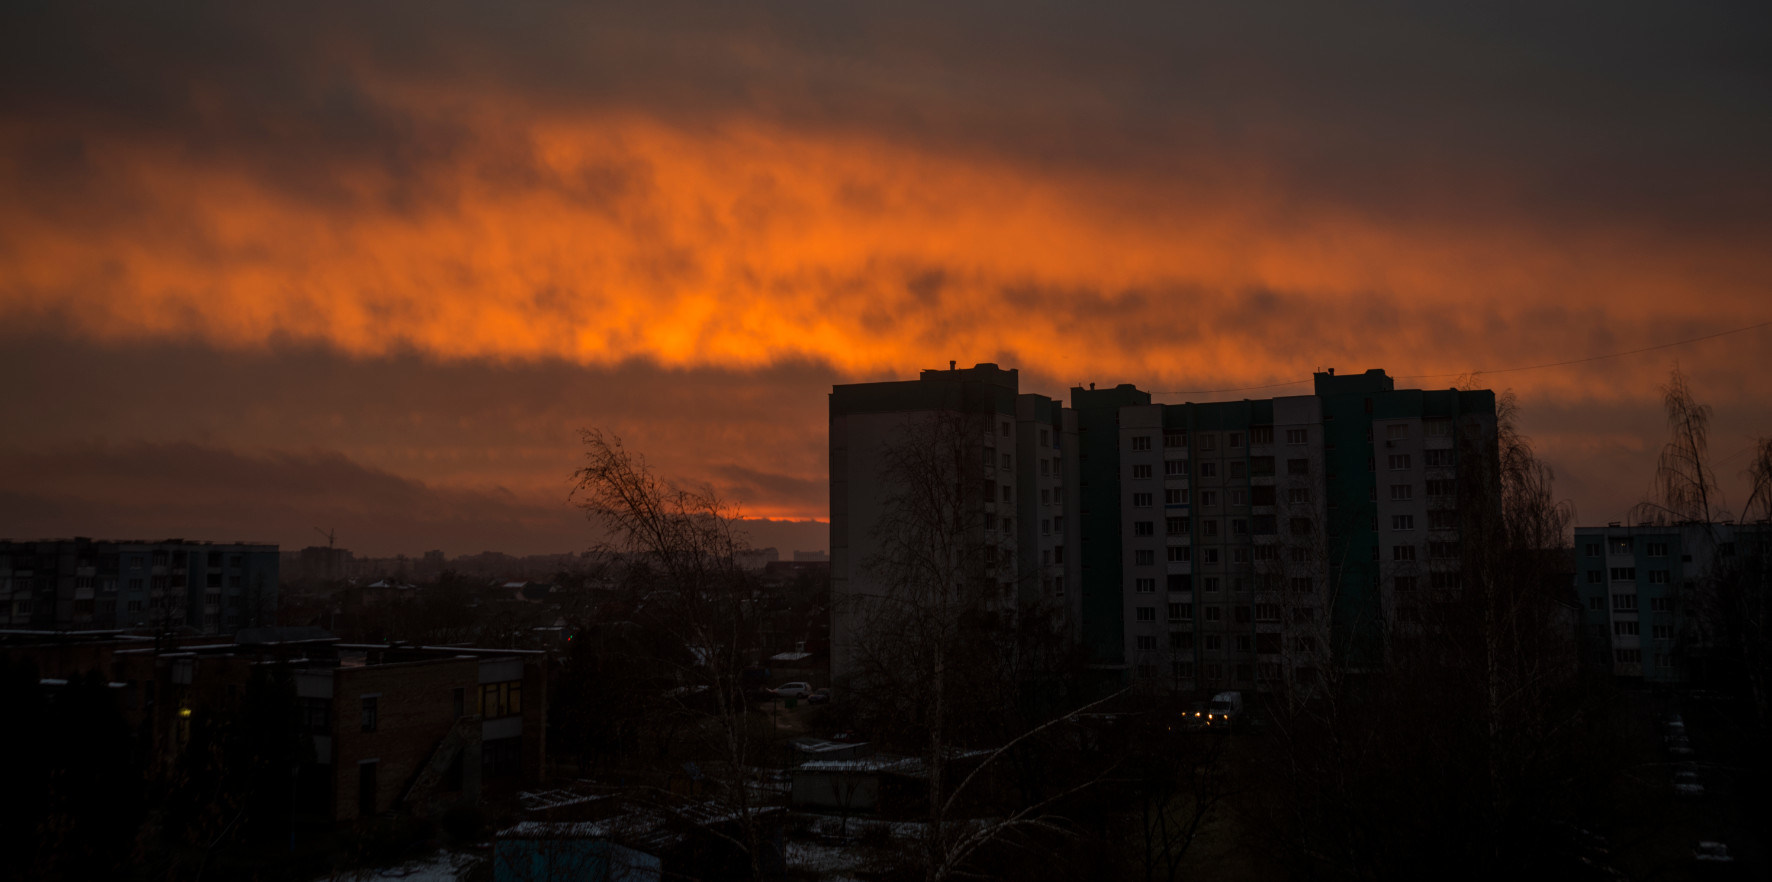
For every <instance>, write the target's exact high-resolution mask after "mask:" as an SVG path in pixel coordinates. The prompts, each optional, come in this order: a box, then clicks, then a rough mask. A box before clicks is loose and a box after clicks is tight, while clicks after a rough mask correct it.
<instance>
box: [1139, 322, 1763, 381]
mask: <svg viewBox="0 0 1772 882" xmlns="http://www.w3.org/2000/svg"><path fill="white" fill-rule="evenodd" d="M1764 327H1772V321H1764V322H1760V323H1758V324H1753V325H1745V326H1743V327H1739V328H1731V329H1729V330H1727V331H1718V332H1716V333H1714V334H1705V335H1703V336H1701V337H1691V338H1688V339H1685V340H1675V341H1674V342H1672V343H1659V344H1656V345H1654V346H1644V347H1642V348H1641V349H1629V350H1626V351H1624V352H1608V353H1606V354H1604V355H1590V356H1588V357H1587V358H1574V359H1570V360H1568V361H1552V362H1545V363H1544V364H1529V365H1522V366H1520V367H1507V368H1495V369H1492V370H1474V371H1466V372H1463V373H1451V374H1413V375H1410V376H1404V377H1394V378H1393V379H1397V380H1433V379H1440V378H1443V377H1463V376H1472V377H1475V376H1478V375H1481V374H1512V373H1518V372H1520V371H1537V370H1544V369H1545V368H1554V367H1567V366H1569V365H1572V364H1586V363H1588V362H1590V361H1604V360H1606V359H1608V358H1623V357H1625V356H1627V355H1641V354H1643V353H1645V352H1654V351H1656V350H1658V349H1672V348H1673V347H1675V346H1685V345H1687V344H1690V343H1701V342H1703V341H1705V340H1715V339H1716V338H1718V337H1727V336H1729V335H1730V334H1740V333H1743V332H1745V331H1753V330H1757V329H1759V328H1764ZM1309 382H1312V381H1311V380H1293V381H1291V382H1287V383H1268V384H1265V385H1261V386H1235V387H1232V388H1229V389H1196V390H1193V391H1186V392H1152V393H1151V394H1152V395H1222V394H1225V393H1227V392H1253V391H1255V390H1258V389H1281V388H1285V387H1287V386H1301V385H1304V384H1306V383H1309Z"/></svg>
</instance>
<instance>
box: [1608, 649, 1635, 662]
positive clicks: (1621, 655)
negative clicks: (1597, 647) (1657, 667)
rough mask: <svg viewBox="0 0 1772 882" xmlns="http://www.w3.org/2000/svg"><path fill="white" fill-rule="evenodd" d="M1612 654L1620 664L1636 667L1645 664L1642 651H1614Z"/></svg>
mask: <svg viewBox="0 0 1772 882" xmlns="http://www.w3.org/2000/svg"><path fill="white" fill-rule="evenodd" d="M1612 654H1613V657H1614V658H1616V659H1618V663H1619V664H1624V665H1636V664H1642V662H1643V651H1642V650H1641V649H1614V650H1612Z"/></svg>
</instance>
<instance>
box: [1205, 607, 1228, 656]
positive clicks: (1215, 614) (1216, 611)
mask: <svg viewBox="0 0 1772 882" xmlns="http://www.w3.org/2000/svg"><path fill="white" fill-rule="evenodd" d="M1223 619H1224V607H1221V606H1209V607H1206V621H1208V622H1217V621H1222V620H1223ZM1211 641H1212V638H1210V637H1208V638H1207V643H1206V648H1207V649H1217V648H1218V647H1216V646H1213V645H1212V642H1211Z"/></svg>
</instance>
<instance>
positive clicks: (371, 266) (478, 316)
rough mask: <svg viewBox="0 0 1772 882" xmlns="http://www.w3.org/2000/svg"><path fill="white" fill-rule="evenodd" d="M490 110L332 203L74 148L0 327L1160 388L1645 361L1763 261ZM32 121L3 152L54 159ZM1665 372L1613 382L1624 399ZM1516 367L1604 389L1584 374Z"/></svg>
mask: <svg viewBox="0 0 1772 882" xmlns="http://www.w3.org/2000/svg"><path fill="white" fill-rule="evenodd" d="M400 100H403V101H408V102H420V101H422V100H423V99H419V98H414V97H412V96H403V97H401V98H400ZM484 103H485V104H486V105H487V106H485V107H478V109H474V110H472V112H467V115H468V117H469V118H470V119H472V120H474V121H475V124H474V125H472V126H470V127H469V128H471V129H473V130H476V131H493V132H499V134H498V135H497V136H496V137H491V136H488V137H480V138H476V139H471V140H469V141H467V142H465V145H464V146H462V147H461V148H460V149H458V150H456V151H454V152H448V151H445V152H444V153H443V155H441V156H430V157H421V158H415V159H414V160H413V162H412V165H411V168H410V169H409V170H408V171H409V172H410V174H409V175H408V176H404V177H397V176H395V175H392V174H390V173H389V172H388V171H387V170H386V169H385V168H384V167H376V166H367V165H365V164H361V163H358V164H351V163H346V162H337V163H335V164H333V165H331V166H328V167H327V168H326V169H325V172H326V174H325V179H326V180H327V181H328V182H329V186H330V188H331V192H328V193H325V194H314V195H309V194H303V193H299V192H291V190H290V189H289V188H288V186H287V185H286V184H285V183H284V182H279V181H273V180H267V179H265V178H264V176H263V175H262V173H261V172H259V171H257V166H254V165H252V164H250V163H234V162H228V161H226V160H225V156H224V160H223V161H205V160H202V159H196V158H193V157H192V156H191V155H190V152H189V151H188V150H186V149H184V148H181V147H179V146H177V145H173V144H169V143H157V142H155V141H152V140H145V141H138V140H125V139H112V140H102V139H100V140H91V141H89V142H88V143H87V147H86V163H87V165H88V167H89V169H90V171H89V175H90V176H91V178H92V179H93V180H94V181H96V182H99V183H101V184H102V185H103V186H104V187H106V188H110V189H114V191H115V194H116V198H117V200H118V203H119V205H127V206H128V208H127V210H119V211H117V212H115V213H111V212H109V211H107V197H106V196H104V195H101V196H98V197H93V198H92V202H91V206H90V210H89V212H88V213H87V214H85V215H75V216H65V215H64V216H46V215H44V214H43V213H40V212H30V211H28V210H25V209H20V208H17V207H15V208H14V209H11V210H7V209H0V229H3V230H4V233H5V240H6V242H7V244H6V245H5V246H4V247H5V251H4V252H0V254H3V255H4V259H3V260H0V317H4V318H5V319H8V320H26V319H29V318H31V317H33V316H43V315H52V316H54V317H56V318H57V319H59V320H60V321H63V322H66V323H68V324H69V325H71V326H72V327H74V328H75V329H76V330H77V332H78V333H81V334H83V335H87V336H90V337H93V338H96V339H99V340H111V341H116V340H134V339H143V338H149V339H193V338H194V339H197V340H200V341H202V342H204V343H207V344H210V345H215V346H221V347H229V348H232V347H259V346H264V345H267V344H271V343H275V342H279V341H298V342H304V343H318V344H321V345H324V346H327V347H331V348H334V349H337V350H340V351H343V352H346V353H349V354H352V355H357V356H378V355H383V354H386V353H389V352H393V351H399V350H405V349H414V350H417V351H420V352H422V353H425V354H426V355H428V356H431V357H433V358H436V359H444V360H455V359H475V360H494V361H508V360H547V359H560V360H565V361H568V362H573V363H577V364H581V365H592V366H604V365H612V364H617V363H620V362H624V361H627V360H632V359H640V360H645V361H650V362H654V363H658V364H661V365H665V366H670V367H681V368H694V367H721V368H741V369H751V368H758V367H762V366H767V365H773V364H781V363H784V362H791V361H805V360H812V361H817V362H823V363H827V364H830V365H832V366H833V367H835V368H836V369H837V370H838V371H840V372H842V373H844V374H846V375H849V376H886V375H909V374H910V372H911V371H913V370H915V369H916V368H918V367H922V366H930V365H936V364H941V363H943V362H945V361H946V360H947V359H948V358H959V359H960V360H962V361H971V360H986V359H996V360H999V361H1003V362H1005V363H1007V364H1011V365H1016V366H1019V367H1022V368H1023V369H1026V370H1029V371H1031V372H1033V373H1035V374H1038V375H1041V376H1046V377H1053V378H1059V379H1060V380H1061V381H1071V380H1082V379H1095V378H1099V379H1103V380H1112V381H1121V380H1135V381H1137V382H1139V383H1140V384H1141V385H1146V386H1147V387H1151V388H1156V389H1159V390H1170V389H1172V390H1177V391H1186V390H1196V389H1200V388H1202V387H1205V388H1216V387H1218V386H1221V385H1233V384H1237V383H1250V382H1263V381H1269V380H1274V379H1276V378H1278V379H1293V378H1299V377H1305V376H1308V373H1309V371H1311V370H1312V369H1314V368H1317V367H1319V366H1324V365H1340V366H1342V367H1343V368H1356V369H1357V368H1364V367H1367V366H1377V365H1383V366H1387V367H1390V368H1391V370H1392V372H1393V373H1394V374H1405V375H1406V374H1410V373H1415V372H1420V373H1441V372H1458V371H1462V370H1468V369H1472V368H1479V367H1491V368H1493V367H1504V366H1510V365H1518V364H1522V363H1533V362H1537V361H1549V360H1557V358H1558V357H1561V356H1564V355H1568V356H1572V357H1579V356H1581V355H1586V354H1590V353H1592V352H1595V351H1605V347H1607V346H1614V347H1616V348H1629V347H1632V346H1637V345H1643V344H1646V343H1655V342H1662V341H1664V340H1666V339H1669V337H1670V336H1677V335H1679V334H1682V333H1687V332H1689V333H1693V334H1696V333H1703V332H1705V331H1710V330H1714V329H1715V328H1717V327H1718V326H1719V325H1727V324H1732V323H1746V322H1748V321H1752V320H1756V319H1758V318H1760V317H1762V316H1761V315H1760V313H1761V312H1762V311H1763V306H1761V305H1760V304H1761V300H1762V298H1763V290H1762V289H1761V288H1760V287H1759V285H1760V283H1761V281H1762V280H1763V279H1764V278H1765V277H1766V276H1767V270H1768V269H1769V268H1772V267H1769V266H1768V263H1769V262H1772V257H1768V256H1767V255H1766V254H1765V253H1764V251H1763V249H1751V250H1750V249H1742V248H1737V247H1734V244H1733V243H1732V242H1730V241H1729V240H1728V239H1727V238H1726V237H1725V238H1724V239H1721V240H1692V241H1667V240H1663V241H1655V242H1649V241H1646V236H1647V235H1648V234H1647V233H1645V232H1642V231H1640V230H1638V229H1635V228H1633V227H1632V226H1631V225H1630V224H1629V223H1626V222H1623V221H1617V222H1614V221H1611V220H1606V219H1600V220H1596V221H1594V222H1593V223H1591V224H1588V225H1586V226H1581V227H1575V228H1550V227H1548V226H1546V225H1545V224H1541V223H1539V222H1537V221H1535V220H1534V218H1532V217H1530V216H1526V215H1524V214H1522V215H1519V216H1513V217H1498V216H1493V215H1490V214H1485V215H1483V216H1467V215H1463V214H1461V213H1460V212H1459V211H1457V210H1455V209H1456V207H1455V206H1439V205H1423V206H1421V214H1420V215H1419V216H1418V217H1415V218H1412V219H1410V220H1407V221H1401V220H1394V219H1390V218H1387V217H1379V216H1376V215H1373V214H1371V213H1369V212H1363V211H1361V210H1359V209H1358V208H1357V207H1354V206H1348V205H1338V204H1333V203H1330V202H1327V201H1325V200H1322V199H1315V198H1312V197H1311V196H1310V195H1309V194H1307V193H1301V192H1296V191H1293V190H1288V189H1286V188H1284V187H1281V186H1279V185H1277V184H1275V183H1273V181H1272V180H1271V179H1270V178H1268V177H1267V176H1265V175H1264V170H1263V169H1262V168H1261V167H1259V165H1258V164H1257V163H1255V162H1254V161H1253V160H1250V161H1238V160H1236V159H1226V158H1214V157H1190V158H1189V159H1188V161H1187V162H1186V163H1185V165H1184V168H1185V171H1172V172H1171V173H1169V174H1167V175H1151V174H1148V173H1146V172H1138V173H1134V172H1132V171H1128V173H1127V174H1125V175H1114V174H1109V173H1105V172H1101V171H1089V170H1081V169H1075V168H1068V169H1067V168H1036V167H1030V166H1029V165H1027V164H1026V163H1012V162H1008V161H1003V160H996V159H993V158H991V157H989V156H985V155H967V154H964V153H954V154H947V155H943V154H938V153H934V152H931V151H927V150H920V149H917V148H915V147H914V146H910V145H907V144H905V143H901V142H898V141H894V140H891V139H889V138H885V137H877V136H867V135H861V134H855V133H845V132H830V131H790V130H787V129H785V128H782V127H779V126H769V125H764V124H760V123H756V122H747V121H744V120H741V119H727V120H723V121H719V122H717V123H710V124H709V125H708V126H707V127H706V128H704V129H701V130H697V131H687V130H684V129H682V128H677V127H672V126H668V125H665V124H663V123H661V122H658V121H656V120H654V119H651V118H647V117H644V116H638V115H605V116H597V117H591V116H586V115H583V114H579V115H569V114H554V115H549V114H548V113H546V112H544V111H527V112H526V111H523V110H521V109H520V108H519V109H505V110H498V111H495V110H493V109H490V107H491V106H492V105H493V102H491V100H490V99H488V100H487V101H486V102H484ZM470 106H473V105H470ZM415 112H423V113H443V112H444V110H443V109H440V108H426V109H423V110H422V111H415ZM450 112H453V113H457V114H461V113H464V112H466V111H463V110H461V108H459V107H457V108H455V109H454V110H452V111H450ZM53 126H54V124H53V123H41V124H40V125H39V127H38V128H37V129H36V130H34V131H26V132H14V133H13V135H12V137H13V138H14V139H15V142H16V143H24V142H25V141H44V142H47V141H53V136H54V135H55V134H56V132H55V131H54V129H53ZM328 161H329V160H327V159H326V158H324V157H316V158H315V162H317V163H327V162H328ZM6 171H7V177H8V178H10V179H13V180H14V181H15V182H16V181H17V180H18V179H19V178H20V176H22V175H25V174H27V173H28V170H27V169H26V168H25V167H24V166H22V165H20V164H16V163H15V164H13V165H11V166H10V167H9V168H7V169H6ZM1694 304H1703V308H1702V310H1695V309H1694ZM1695 357H1696V358H1699V359H1702V358H1703V357H1704V356H1703V355H1702V354H1700V355H1697V356H1695ZM1618 367H1624V368H1627V369H1628V370H1629V371H1631V372H1633V374H1634V373H1637V372H1638V370H1637V368H1636V367H1633V366H1630V365H1613V366H1611V367H1610V368H1607V369H1608V370H1611V369H1612V368H1618ZM1661 371H1662V365H1661V364H1660V363H1656V364H1654V365H1651V366H1650V368H1644V369H1643V370H1642V371H1640V373H1641V376H1635V375H1633V376H1630V377H1629V378H1628V382H1625V383H1620V384H1619V386H1618V388H1619V389H1620V390H1625V389H1628V394H1630V395H1633V396H1635V395H1640V394H1643V393H1644V392H1647V391H1648V390H1650V389H1652V386H1653V380H1652V379H1651V378H1652V377H1655V376H1659V375H1660V373H1661ZM1517 379H1518V380H1519V382H1510V383H1509V385H1516V386H1527V387H1530V388H1534V389H1536V390H1539V391H1541V392H1543V393H1545V394H1551V395H1556V396H1560V397H1577V398H1579V397H1594V396H1598V397H1607V396H1608V395H1610V394H1613V393H1611V392H1609V391H1608V389H1607V388H1606V387H1596V385H1595V383H1594V382H1593V375H1591V374H1582V375H1570V374H1562V375H1536V374H1535V375H1519V376H1518V378H1517ZM1447 382H1449V381H1436V382H1434V383H1430V384H1429V385H1444V384H1446V383H1447ZM1054 391H1055V390H1054ZM1285 391H1287V390H1281V392H1282V393H1284V392H1285ZM1262 394H1272V393H1262Z"/></svg>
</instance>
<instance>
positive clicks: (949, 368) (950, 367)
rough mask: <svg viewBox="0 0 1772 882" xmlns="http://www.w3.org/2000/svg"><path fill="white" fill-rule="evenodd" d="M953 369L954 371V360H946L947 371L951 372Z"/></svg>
mask: <svg viewBox="0 0 1772 882" xmlns="http://www.w3.org/2000/svg"><path fill="white" fill-rule="evenodd" d="M953 369H954V360H953V359H951V358H950V359H948V370H950V371H951V370H953Z"/></svg>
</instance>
